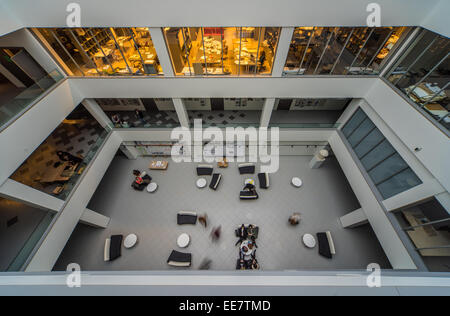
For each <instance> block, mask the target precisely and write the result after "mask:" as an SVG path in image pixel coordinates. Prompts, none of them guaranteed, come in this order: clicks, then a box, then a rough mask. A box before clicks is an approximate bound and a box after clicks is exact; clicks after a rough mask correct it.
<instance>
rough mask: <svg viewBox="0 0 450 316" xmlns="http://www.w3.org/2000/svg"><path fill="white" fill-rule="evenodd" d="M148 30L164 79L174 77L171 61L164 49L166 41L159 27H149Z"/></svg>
mask: <svg viewBox="0 0 450 316" xmlns="http://www.w3.org/2000/svg"><path fill="white" fill-rule="evenodd" d="M149 30H150V36H151V37H152V42H153V46H154V47H155V50H156V55H157V56H158V59H159V62H160V63H161V67H162V70H163V73H164V77H174V76H175V73H174V72H173V67H172V61H171V59H170V56H169V51H168V50H167V48H166V41H165V40H164V34H163V31H162V29H161V28H160V27H149Z"/></svg>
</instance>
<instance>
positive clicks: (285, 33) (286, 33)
mask: <svg viewBox="0 0 450 316" xmlns="http://www.w3.org/2000/svg"><path fill="white" fill-rule="evenodd" d="M294 29H295V28H294V27H283V28H282V29H281V34H280V39H279V40H278V46H277V53H276V55H275V60H274V61H273V68H272V77H281V75H282V74H283V69H284V65H285V63H286V58H287V56H288V53H289V47H290V45H291V40H292V34H294Z"/></svg>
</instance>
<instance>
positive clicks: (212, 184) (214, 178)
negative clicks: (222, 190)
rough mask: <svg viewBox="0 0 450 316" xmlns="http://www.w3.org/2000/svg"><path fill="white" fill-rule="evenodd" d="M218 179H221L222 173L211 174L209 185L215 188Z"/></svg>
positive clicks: (217, 184) (218, 181)
mask: <svg viewBox="0 0 450 316" xmlns="http://www.w3.org/2000/svg"><path fill="white" fill-rule="evenodd" d="M220 180H222V175H221V174H220V173H215V174H213V176H212V179H211V183H210V184H209V187H210V188H211V189H213V190H217V187H218V186H219V183H220Z"/></svg>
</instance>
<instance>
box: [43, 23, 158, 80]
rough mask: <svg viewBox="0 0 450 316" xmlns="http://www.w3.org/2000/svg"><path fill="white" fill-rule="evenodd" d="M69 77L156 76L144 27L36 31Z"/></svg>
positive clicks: (151, 49) (155, 68) (146, 29)
mask: <svg viewBox="0 0 450 316" xmlns="http://www.w3.org/2000/svg"><path fill="white" fill-rule="evenodd" d="M36 31H37V32H39V33H40V34H41V35H42V36H43V38H44V40H45V41H47V43H48V44H49V46H51V47H52V48H53V50H54V51H55V53H56V54H57V55H58V57H60V59H61V60H62V62H64V63H65V65H66V66H67V68H69V69H70V71H71V72H72V74H73V75H77V76H96V75H114V76H119V75H127V76H129V75H158V74H162V69H161V66H160V64H159V60H158V57H157V55H156V51H155V48H154V46H153V42H152V39H151V36H150V32H149V30H148V28H146V27H136V28H70V29H69V28H53V29H36Z"/></svg>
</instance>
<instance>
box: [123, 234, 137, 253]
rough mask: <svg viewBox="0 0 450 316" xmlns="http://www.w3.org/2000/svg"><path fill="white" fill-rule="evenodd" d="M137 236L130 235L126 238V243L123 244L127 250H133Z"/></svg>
mask: <svg viewBox="0 0 450 316" xmlns="http://www.w3.org/2000/svg"><path fill="white" fill-rule="evenodd" d="M137 240H138V238H137V236H136V234H130V235H128V236H127V237H125V241H124V242H123V246H124V247H125V248H127V249H129V248H133V247H134V246H135V245H136V243H137Z"/></svg>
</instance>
